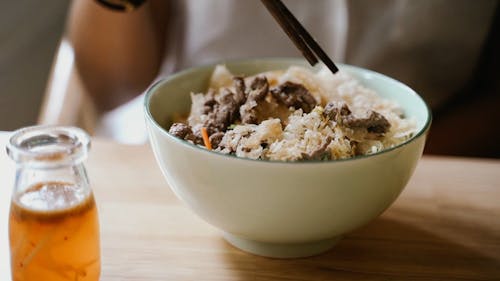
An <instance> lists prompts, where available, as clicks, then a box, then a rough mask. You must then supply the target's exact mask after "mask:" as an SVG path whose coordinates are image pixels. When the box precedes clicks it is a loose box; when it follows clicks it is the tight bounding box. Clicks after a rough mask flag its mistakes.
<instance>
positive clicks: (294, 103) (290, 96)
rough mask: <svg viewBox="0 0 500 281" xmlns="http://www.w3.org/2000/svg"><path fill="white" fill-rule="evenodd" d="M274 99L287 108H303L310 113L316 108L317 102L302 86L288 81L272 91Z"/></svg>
mask: <svg viewBox="0 0 500 281" xmlns="http://www.w3.org/2000/svg"><path fill="white" fill-rule="evenodd" d="M271 94H272V95H273V97H274V98H275V99H276V100H278V101H279V102H281V103H283V104H284V105H286V106H287V107H293V108H295V109H299V108H302V110H303V111H304V112H305V113H309V112H311V111H312V110H313V108H314V107H315V106H316V104H317V103H316V100H315V99H314V97H313V96H312V95H311V93H309V91H308V90H307V89H306V88H305V87H304V86H303V85H301V84H297V83H293V82H290V81H287V82H285V83H283V84H281V85H279V86H278V87H276V88H274V89H272V90H271Z"/></svg>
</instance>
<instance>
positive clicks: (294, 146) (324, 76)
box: [188, 65, 416, 161]
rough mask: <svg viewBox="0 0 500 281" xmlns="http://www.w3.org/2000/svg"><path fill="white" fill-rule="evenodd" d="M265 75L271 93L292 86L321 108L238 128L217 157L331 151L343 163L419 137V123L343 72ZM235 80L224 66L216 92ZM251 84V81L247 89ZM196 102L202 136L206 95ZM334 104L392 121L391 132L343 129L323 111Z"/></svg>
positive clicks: (294, 70) (286, 157) (196, 125)
mask: <svg viewBox="0 0 500 281" xmlns="http://www.w3.org/2000/svg"><path fill="white" fill-rule="evenodd" d="M259 75H264V76H266V78H267V79H268V81H269V84H270V87H275V86H277V85H279V84H281V83H284V82H286V81H291V82H294V83H298V84H302V85H303V86H305V87H306V88H307V89H308V90H309V92H310V93H311V94H312V95H313V96H314V98H315V99H316V101H317V102H318V106H316V107H315V108H314V109H313V110H312V111H311V112H310V113H307V114H306V113H303V111H302V109H298V110H295V109H293V108H290V109H286V108H285V109H284V110H283V109H281V110H279V109H269V111H270V112H271V113H270V114H269V115H271V116H270V117H269V118H268V119H267V120H264V121H262V122H261V123H260V124H258V125H253V124H248V125H241V124H235V125H233V126H232V130H228V131H227V132H226V133H225V135H224V137H223V139H222V141H221V144H222V147H220V148H218V149H216V150H217V151H219V152H221V153H232V154H235V155H236V156H238V157H246V158H251V159H264V160H281V161H298V160H304V155H311V154H312V153H314V152H315V151H317V150H318V149H319V148H321V147H322V146H325V145H327V147H326V150H325V152H326V154H325V155H328V159H343V158H350V157H353V156H356V155H365V154H373V153H376V152H379V151H381V150H384V149H387V148H390V147H393V146H395V145H397V144H399V143H401V142H403V141H405V140H407V139H408V138H410V137H411V136H412V135H413V134H414V132H415V128H416V123H415V121H414V120H413V119H407V118H404V117H403V112H402V111H401V109H400V107H399V106H398V105H397V104H396V103H395V102H393V101H390V100H387V99H384V98H382V97H380V96H379V95H378V94H377V93H376V92H375V91H373V90H371V89H368V88H366V87H364V86H363V85H361V84H360V82H359V81H357V80H356V79H354V78H353V77H351V76H350V75H349V74H347V73H345V72H342V71H339V72H338V73H337V74H335V75H333V74H332V73H331V72H330V71H329V70H328V69H327V68H323V69H321V70H320V71H318V72H317V73H314V72H312V71H310V70H309V69H306V68H303V67H298V66H292V67H290V68H289V69H287V70H286V71H273V72H266V73H261V74H259ZM232 77H233V75H232V74H231V73H230V72H229V71H228V70H227V69H226V67H225V66H222V65H219V66H217V67H216V69H215V71H214V73H213V75H212V79H211V82H210V88H211V89H213V90H214V91H215V94H216V95H217V94H218V93H219V91H220V90H221V89H223V88H225V87H226V88H231V87H233V86H232ZM251 79H252V77H247V78H245V80H246V81H247V83H248V81H250V80H251ZM192 102H193V103H192V108H191V113H190V116H189V119H188V123H189V125H190V126H191V127H192V128H193V131H199V130H200V129H201V126H202V124H203V121H204V118H205V117H204V115H203V110H202V109H203V102H204V98H203V94H192ZM329 102H334V103H338V104H339V105H341V104H346V105H347V106H348V107H349V109H350V110H351V112H352V114H353V115H354V116H357V117H360V118H362V117H366V116H367V115H368V114H369V113H370V112H371V111H376V112H378V113H380V114H381V115H383V116H384V117H385V118H386V119H387V121H389V123H390V128H389V130H388V131H387V132H385V133H384V134H383V135H382V136H380V135H379V136H377V137H374V135H373V134H369V133H367V132H366V130H355V129H351V128H347V127H345V126H342V124H338V123H337V122H335V121H333V120H330V119H328V118H325V117H324V114H323V110H324V107H325V106H326V104H328V103H329ZM273 112H274V113H273ZM273 114H274V115H273ZM327 141H328V142H329V144H327ZM263 144H265V145H263Z"/></svg>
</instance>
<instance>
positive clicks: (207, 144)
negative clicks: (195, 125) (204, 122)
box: [201, 127, 212, 150]
mask: <svg viewBox="0 0 500 281" xmlns="http://www.w3.org/2000/svg"><path fill="white" fill-rule="evenodd" d="M201 136H202V137H203V144H205V147H206V148H207V149H208V150H212V144H211V143H210V138H209V137H208V132H207V128H205V127H202V128H201Z"/></svg>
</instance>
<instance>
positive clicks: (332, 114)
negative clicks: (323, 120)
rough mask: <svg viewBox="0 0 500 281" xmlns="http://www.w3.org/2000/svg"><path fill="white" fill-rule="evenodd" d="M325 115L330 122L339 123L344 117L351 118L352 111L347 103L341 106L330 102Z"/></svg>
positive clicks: (324, 111) (324, 112)
mask: <svg viewBox="0 0 500 281" xmlns="http://www.w3.org/2000/svg"><path fill="white" fill-rule="evenodd" d="M323 114H324V115H325V117H327V118H329V119H330V120H334V121H337V122H338V121H339V120H340V119H341V118H342V117H346V116H349V115H350V114H351V110H350V109H349V107H348V106H347V104H345V103H344V104H342V105H340V106H339V105H337V104H335V103H333V102H329V103H328V104H327V105H326V106H325V109H324V110H323Z"/></svg>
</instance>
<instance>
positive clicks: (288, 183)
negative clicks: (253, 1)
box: [144, 58, 432, 258]
mask: <svg viewBox="0 0 500 281" xmlns="http://www.w3.org/2000/svg"><path fill="white" fill-rule="evenodd" d="M224 65H226V67H227V68H228V69H229V70H230V71H231V72H232V73H238V74H244V75H245V76H249V77H253V76H254V75H256V74H258V73H266V72H268V71H275V70H280V69H281V70H284V71H281V73H284V72H286V71H287V69H289V67H291V66H297V65H302V66H304V67H307V66H308V63H307V61H305V60H303V59H300V60H297V59H276V58H266V59H250V60H239V61H225V62H224ZM338 66H339V69H340V72H341V73H342V72H344V73H346V74H348V75H349V76H351V77H353V78H355V79H356V80H358V81H360V84H362V85H365V86H366V87H367V88H369V89H372V90H374V91H375V92H377V93H378V94H379V95H380V96H382V97H384V98H386V99H387V100H391V101H395V102H396V103H397V104H398V105H399V106H400V107H401V108H402V111H403V112H404V113H405V119H409V120H415V124H416V129H415V133H414V134H413V136H412V137H411V138H410V139H408V140H406V141H404V142H403V143H401V144H399V145H396V146H394V147H392V148H386V149H384V150H383V151H382V152H380V153H375V154H369V155H367V156H359V157H353V158H348V159H344V160H335V161H261V160H257V161H251V160H249V159H248V158H241V157H229V156H227V155H224V154H221V153H208V151H207V150H206V149H203V148H200V146H196V145H192V144H190V143H189V142H187V141H183V140H181V139H179V138H177V137H175V136H173V135H172V134H169V133H168V131H167V130H166V128H168V127H169V126H166V124H171V122H172V121H175V120H172V116H175V115H176V114H178V113H182V112H189V111H190V107H191V106H192V102H191V98H190V93H191V92H195V93H201V92H206V91H207V89H209V88H210V87H209V85H210V81H211V77H212V76H213V75H212V74H213V72H214V68H215V65H205V66H200V67H194V68H191V69H187V70H184V71H182V72H180V73H177V74H174V75H172V76H169V77H166V78H164V79H162V80H161V81H159V82H158V83H156V84H155V85H153V86H152V87H150V89H149V90H148V92H147V94H146V97H145V100H144V113H145V118H146V125H147V128H148V132H149V136H150V138H149V140H150V143H151V147H152V150H153V153H154V155H155V157H156V160H157V162H158V165H159V167H160V169H161V171H162V173H163V175H164V176H165V179H166V180H167V182H168V186H169V187H170V188H171V189H172V191H173V192H174V193H175V194H176V195H177V196H178V198H180V199H181V200H182V201H183V202H184V203H185V204H186V205H187V206H188V207H189V208H190V210H192V211H193V212H194V213H196V214H197V215H198V216H199V217H200V218H202V219H204V220H205V221H206V222H208V223H210V224H211V225H213V226H214V227H216V228H217V229H219V230H220V231H221V233H222V235H223V236H224V238H225V239H226V240H227V241H229V243H231V244H232V245H234V246H236V247H238V248H240V249H242V250H244V251H247V252H250V253H253V254H257V255H262V256H268V257H275V258H293V257H306V256H311V255H316V254H319V253H322V252H324V251H327V250H328V249H330V248H332V247H333V246H334V245H335V243H336V242H337V241H339V239H341V237H342V236H344V235H346V234H347V233H349V232H350V231H352V230H354V229H356V228H359V227H361V226H363V225H365V224H366V223H368V222H369V221H371V220H373V219H374V218H376V217H377V216H379V215H380V214H381V213H382V212H383V211H384V210H385V209H387V208H388V207H389V206H390V205H391V204H392V202H394V200H396V198H397V197H398V195H399V194H400V193H401V191H402V190H403V189H404V187H405V185H406V184H407V182H408V180H409V179H410V177H411V175H412V174H413V172H414V170H415V167H416V165H417V163H418V160H419V159H420V156H421V155H422V151H423V149H424V145H425V140H426V136H427V133H428V131H429V128H430V124H431V119H432V118H431V114H430V111H429V108H428V107H427V105H426V104H425V102H424V101H423V100H422V98H421V97H420V96H419V95H418V94H417V93H416V92H415V91H413V90H412V89H411V88H409V87H408V86H406V85H404V84H403V83H401V82H398V81H396V80H394V79H392V78H390V77H387V76H384V75H382V74H379V73H376V72H374V71H371V70H367V69H362V68H359V67H355V66H350V65H343V64H339V65H338ZM310 69H313V68H310ZM313 70H314V69H313ZM228 77H229V78H230V79H229V81H227V82H228V84H229V85H231V83H232V80H231V79H232V77H231V76H228ZM245 79H248V78H245ZM249 80H250V79H249ZM292 82H296V83H297V80H292ZM270 83H273V82H272V81H270ZM304 83H305V82H304ZM273 85H274V84H273ZM331 86H332V87H334V86H335V85H331ZM271 87H273V86H271ZM306 87H307V85H306ZM311 91H312V90H311ZM351 110H352V109H351ZM373 110H375V111H377V112H379V113H381V114H383V112H382V110H379V109H377V108H373ZM385 117H386V119H388V120H389V118H388V117H387V116H385ZM166 122H169V123H166ZM389 122H391V121H390V120H389ZM185 124H188V123H187V121H186V123H185ZM391 126H393V125H392V124H391ZM392 129H394V128H392Z"/></svg>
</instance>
